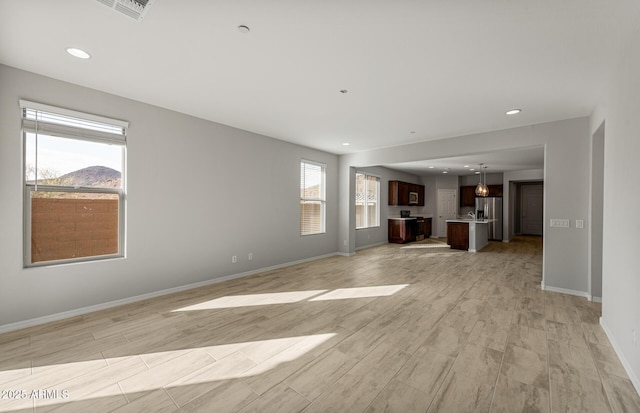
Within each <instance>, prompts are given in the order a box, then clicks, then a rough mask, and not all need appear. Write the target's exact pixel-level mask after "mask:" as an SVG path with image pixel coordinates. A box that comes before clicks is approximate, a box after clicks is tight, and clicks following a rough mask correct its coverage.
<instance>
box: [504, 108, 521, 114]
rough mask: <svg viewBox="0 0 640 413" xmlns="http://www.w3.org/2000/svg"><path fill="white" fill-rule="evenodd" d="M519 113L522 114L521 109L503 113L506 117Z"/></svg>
mask: <svg viewBox="0 0 640 413" xmlns="http://www.w3.org/2000/svg"><path fill="white" fill-rule="evenodd" d="M520 112H522V109H511V110H508V111H506V112H505V113H506V114H507V115H517V114H518V113H520Z"/></svg>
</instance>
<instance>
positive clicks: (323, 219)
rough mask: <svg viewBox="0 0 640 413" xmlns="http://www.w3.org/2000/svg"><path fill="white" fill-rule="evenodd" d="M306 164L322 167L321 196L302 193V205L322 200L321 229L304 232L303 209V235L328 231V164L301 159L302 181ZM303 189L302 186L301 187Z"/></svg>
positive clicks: (301, 234)
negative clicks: (315, 196) (316, 196)
mask: <svg viewBox="0 0 640 413" xmlns="http://www.w3.org/2000/svg"><path fill="white" fill-rule="evenodd" d="M304 164H309V165H314V166H318V167H320V189H319V191H318V192H319V195H320V197H319V198H307V197H303V196H302V193H300V205H302V203H303V202H309V201H311V202H320V227H321V228H320V231H318V232H309V233H303V232H302V211H300V221H299V222H300V231H299V234H300V236H301V237H306V236H309V235H320V234H326V232H327V222H326V221H327V185H326V182H327V165H326V164H324V163H321V162H316V161H310V160H307V159H301V160H300V164H299V165H300V166H299V167H300V182H302V180H303V177H302V174H303V173H304V171H303V165H304ZM300 189H302V188H300Z"/></svg>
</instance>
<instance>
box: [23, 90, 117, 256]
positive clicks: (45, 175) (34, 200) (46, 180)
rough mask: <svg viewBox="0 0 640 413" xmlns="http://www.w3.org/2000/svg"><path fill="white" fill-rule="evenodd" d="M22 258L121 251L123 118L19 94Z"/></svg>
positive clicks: (111, 253) (88, 254) (96, 254)
mask: <svg viewBox="0 0 640 413" xmlns="http://www.w3.org/2000/svg"><path fill="white" fill-rule="evenodd" d="M20 106H21V109H22V130H23V136H24V188H25V191H24V192H25V201H24V207H25V214H24V216H25V220H26V222H25V243H24V244H25V245H24V251H25V265H26V266H31V265H42V264H47V265H50V264H54V263H65V262H71V261H85V260H93V259H102V258H111V257H121V256H123V255H124V245H123V243H124V195H125V193H124V187H125V186H124V182H125V180H124V179H125V176H124V172H125V170H124V166H125V146H126V129H127V126H128V124H127V123H126V122H123V121H118V120H114V119H108V118H103V117H100V116H96V115H89V114H84V113H80V112H75V111H70V110H66V109H61V108H55V107H51V106H47V105H41V104H38V103H34V102H27V101H20Z"/></svg>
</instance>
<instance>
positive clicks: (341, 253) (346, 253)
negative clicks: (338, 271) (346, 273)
mask: <svg viewBox="0 0 640 413" xmlns="http://www.w3.org/2000/svg"><path fill="white" fill-rule="evenodd" d="M336 255H340V256H341V257H353V256H354V255H356V253H355V252H336Z"/></svg>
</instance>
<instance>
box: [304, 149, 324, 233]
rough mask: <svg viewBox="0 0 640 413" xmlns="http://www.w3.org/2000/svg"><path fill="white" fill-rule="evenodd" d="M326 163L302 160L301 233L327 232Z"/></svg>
mask: <svg viewBox="0 0 640 413" xmlns="http://www.w3.org/2000/svg"><path fill="white" fill-rule="evenodd" d="M325 204H326V199H325V165H324V164H320V163H316V162H310V161H301V162H300V235H311V234H322V233H324V232H325V222H324V221H325Z"/></svg>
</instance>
